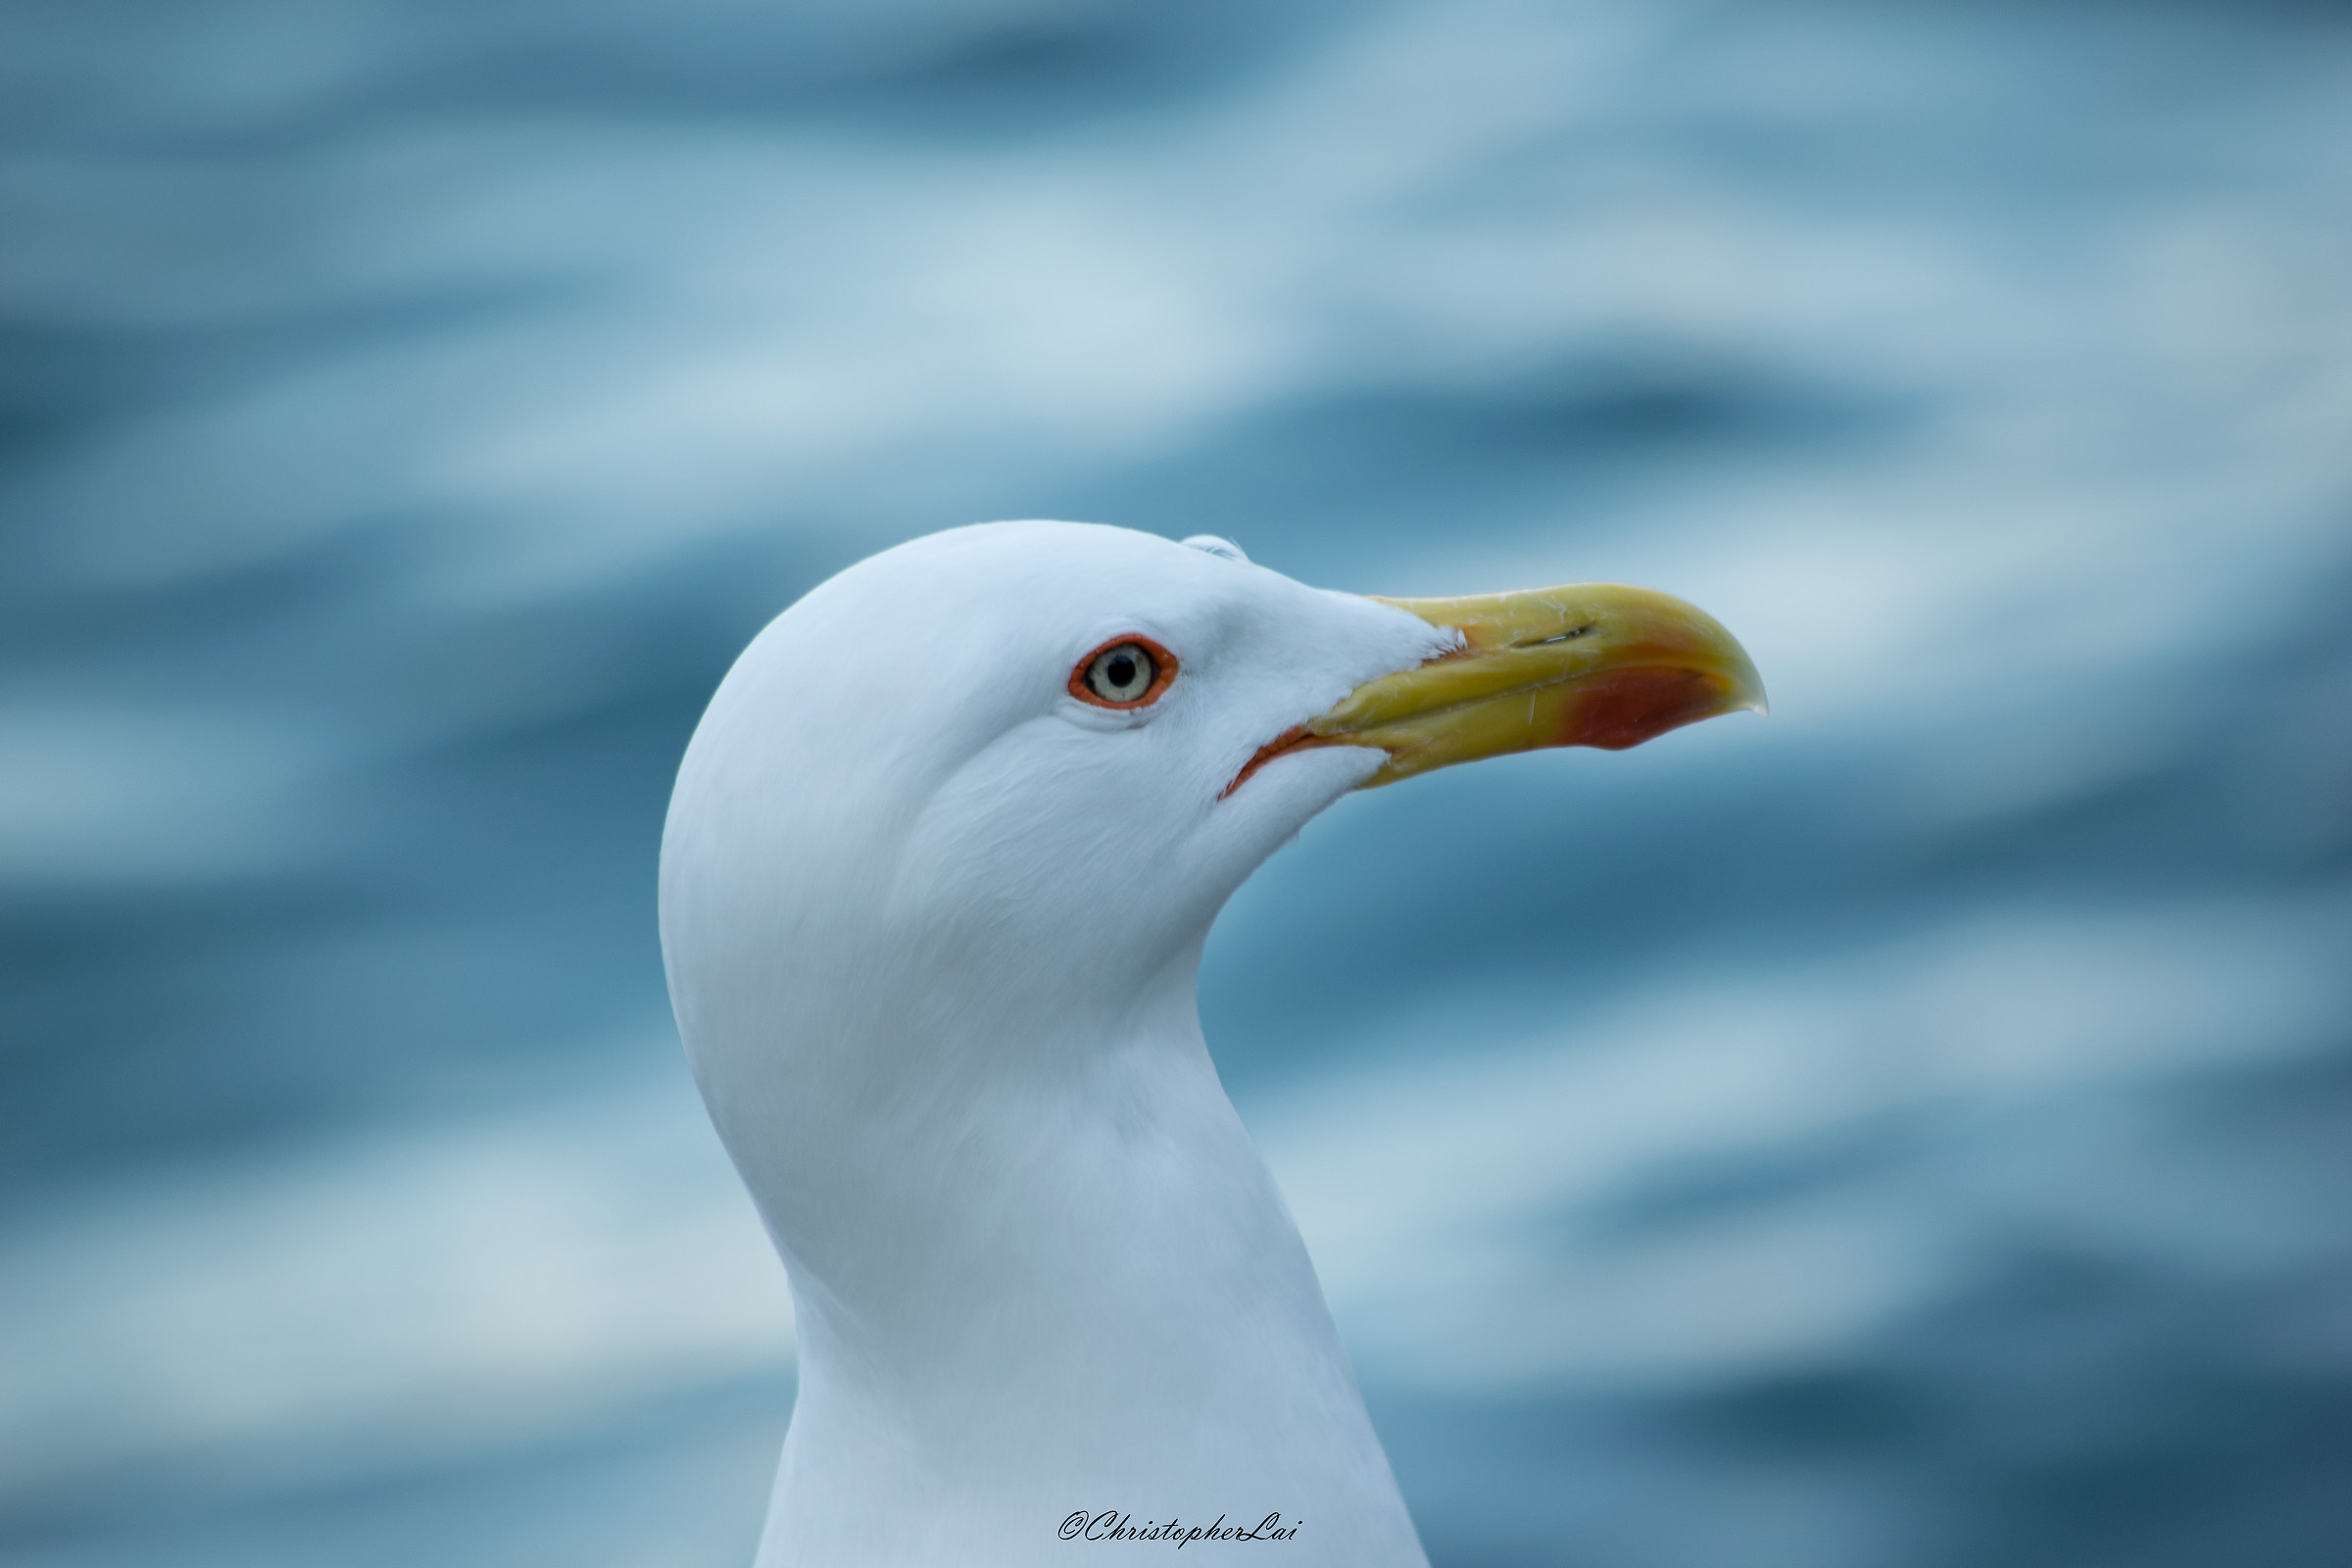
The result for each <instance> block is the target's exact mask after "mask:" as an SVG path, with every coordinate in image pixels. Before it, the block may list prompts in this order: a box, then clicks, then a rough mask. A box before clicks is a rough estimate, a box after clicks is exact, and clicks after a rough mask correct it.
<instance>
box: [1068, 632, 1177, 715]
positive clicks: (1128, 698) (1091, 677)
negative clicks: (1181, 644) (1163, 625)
mask: <svg viewBox="0 0 2352 1568" xmlns="http://www.w3.org/2000/svg"><path fill="white" fill-rule="evenodd" d="M1175 676H1176V660H1175V658H1174V656H1172V655H1171V654H1169V652H1168V651H1167V650H1166V649H1164V648H1162V647H1160V646H1159V645H1158V644H1157V643H1154V642H1151V641H1148V640H1146V639H1144V638H1141V637H1121V638H1120V639H1119V640H1118V641H1116V642H1111V643H1104V644H1103V646H1102V647H1100V648H1098V649H1096V650H1095V651H1094V652H1093V653H1091V654H1089V655H1087V656H1086V658H1085V659H1084V660H1083V661H1081V662H1079V665H1078V667H1077V668H1076V669H1074V670H1072V671H1071V672H1070V695H1071V696H1073V697H1075V698H1077V699H1079V700H1080V701H1081V702H1088V703H1092V704H1094V705H1095V706H1096V707H1097V708H1141V707H1143V706H1144V705H1145V704H1146V703H1149V702H1151V701H1152V700H1153V699H1154V698H1156V697H1158V696H1159V694H1160V693H1161V692H1163V691H1165V690H1166V689H1167V686H1168V682H1169V681H1171V680H1173V679H1175Z"/></svg>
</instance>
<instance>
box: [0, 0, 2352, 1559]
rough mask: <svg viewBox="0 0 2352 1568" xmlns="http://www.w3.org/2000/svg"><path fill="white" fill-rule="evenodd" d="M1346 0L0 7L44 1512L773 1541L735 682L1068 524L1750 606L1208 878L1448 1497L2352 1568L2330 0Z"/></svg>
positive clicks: (23, 1170)
mask: <svg viewBox="0 0 2352 1568" xmlns="http://www.w3.org/2000/svg"><path fill="white" fill-rule="evenodd" d="M1271 9H1272V8H1262V7H1245V6H1241V5H1236V4H1226V3H1221V0H1213V3H1208V4H1201V5H1193V6H1185V7H1151V8H1146V7H1115V6H1111V5H1109V4H1106V3H1088V0H1062V3H1055V0H966V3H963V4H949V3H947V0H893V3H889V4H874V5H866V6H860V7H834V8H823V7H812V6H803V7H794V8H787V7H781V6H773V5H769V6H753V5H750V4H738V3H732V0H694V3H688V4H672V5H667V6H655V5H651V4H648V3H646V0H595V3H590V4H578V3H574V4H567V5H555V4H526V3H513V4H506V5H500V6H457V5H440V4H411V5H405V6H380V5H378V6H370V5H363V4H358V3H351V4H341V5H334V4H327V3H325V0H299V3H296V0H281V3H264V0H252V3H243V4H237V3H228V0H200V3H194V4H188V3H181V4H173V5H163V4H136V3H124V4H109V5H93V4H88V3H86V0H84V3H71V4H70V3H65V0H54V3H45V0H21V3H19V4H17V5H15V6H13V7H12V8H10V9H9V10H8V11H7V12H6V13H5V14H0V926H4V928H5V932H6V938H7V940H6V948H5V952H6V955H7V956H6V960H5V961H6V964H7V970H6V983H5V985H4V986H0V1559H5V1560H6V1561H7V1562H9V1563H11V1564H16V1563H23V1564H27V1565H33V1564H37V1565H42V1568H101V1565H104V1568H115V1565H131V1564H140V1565H145V1564H158V1565H161V1564H172V1565H174V1568H180V1565H189V1564H216V1563H217V1564H237V1565H241V1568H244V1565H254V1568H268V1565H277V1564H285V1565H295V1564H302V1565H310V1564H318V1563H336V1564H344V1563H351V1564H372V1563H383V1564H387V1565H390V1564H401V1565H407V1564H414V1563H419V1562H433V1563H442V1564H452V1565H472V1564H481V1565H506V1564H515V1565H523V1564H541V1563H549V1562H562V1563H564V1564H565V1565H567V1568H599V1565H613V1568H619V1565H624V1564H654V1563H659V1564H662V1565H665V1568H667V1565H679V1568H694V1565H698V1564H711V1565H712V1568H719V1565H726V1564H741V1563H744V1562H747V1561H748V1560H749V1552H750V1545H751V1543H752V1542H753V1540H754V1539H755V1537H756V1534H757V1530H758V1524H759V1518H760V1509H761V1506H762V1503H763V1500H764V1495H765V1488H766V1480H767V1472H768V1470H769V1468H770V1467H771V1466H772V1463H773V1457H774V1453H775V1449H776V1446H777V1444H778V1442H779V1441H780V1438H781V1433H782V1430H783V1425H784V1422H785V1419H786V1415H787V1412H788V1410H789V1406H790V1390H791V1376H792V1372H791V1366H792V1363H791V1349H790V1346H791V1339H790V1326H789V1316H788V1309H787V1307H786V1304H785V1301H784V1299H783V1296H782V1292H781V1288H780V1283H779V1282H778V1280H777V1278H776V1271H775V1265H774V1264H773V1261H772V1259H771V1258H770V1257H769V1256H768V1255H767V1253H766V1251H765V1249H764V1244H763V1242H762V1241H761V1239H760V1235H759V1233H758V1228H757V1224H756V1222H755V1221H754V1220H753V1219H752V1217H751V1216H750V1213H749V1210H748V1206H747V1205H746V1204H745V1203H744V1202H743V1201H742V1200H741V1199H740V1197H739V1196H738V1195H737V1194H736V1192H735V1190H734V1188H733V1186H732V1183H731V1180H730V1178H729V1176H728V1173H727V1172H726V1169H725V1167H724V1163H723V1161H722V1160H721V1159H720V1157H719V1156H718V1154H717V1153H716V1151H715V1148H714V1146H713V1144H712V1142H711V1138H710V1136H709V1133H708V1130H707V1128H705V1127H704V1126H703V1124H702V1122H701V1120H700V1112H699V1109H698V1107H697V1106H696V1105H695V1103H694V1101H693V1098H692V1092H691V1090H690V1088H689V1087H688V1086H687V1085H686V1084H685V1081H684V1075H683V1070H682V1066H681V1064H680V1063H679V1061H678V1059H677V1053H676V1042H675V1038H674V1035H672V1034H671V1032H670V1029H669V1024H668V1020H667V1013H666V1006H665V1004H664V1001H663V997H662V981H661V971H660V961H659V955H658V953H657V951H656V947H655V942H654V932H653V916H652V910H653V897H652V874H653V866H654V858H655V848H656V842H657V837H658V833H659V826H660V821H661V813H662V806H663V803H664V800H665V797H666V792H667V787H668V780H669V776H670V773H671V770H672V768H673V767H674V765H675V761H676V759H677V756H678V754H679V751H680V749H681V748H682V746H683V744H684V741H685V737H686V735H687V734H688V732H689V731H690V729H691V728H692V725H693V723H694V720H695V718H696V716H697V714H698V713H699V711H700V709H701V705H702V703H703V702H704V701H705V699H706V698H707V697H708V695H709V693H710V691H711V688H712V686H713V685H714V684H715V682H716V680H717V678H718V676H719V675H720V673H721V672H722V671H723V670H724V669H725V667H726V665H727V663H728V662H729V661H730V660H731V659H732V657H733V655H734V653H735V652H736V651H737V650H738V649H739V648H740V647H741V646H742V644H743V643H744V642H745V641H746V640H747V639H748V638H749V637H750V635H751V634H752V633H753V632H754V631H755V630H756V629H757V628H758V627H759V626H760V623H761V622H762V621H763V620H765V619H766V618H767V617H768V616H769V615H771V614H772V613H775V611H776V610H778V609H779V608H781V607H782V606H783V605H785V604H787V603H789V602H790V601H791V600H792V599H793V598H794V597H795V596H796V595H798V594H799V593H801V592H803V591H805V590H806V589H807V588H808V587H809V586H810V585H811V584H813V583H815V582H817V581H819V580H821V579H822V578H823V577H824V576H826V575H827V574H829V573H830V572H832V571H834V570H836V569H838V568H839V567H841V566H843V565H845V564H849V563H850V562H852V561H855V560H857V559H858V558H859V557H861V556H863V555H865V554H867V553H869V552H871V551H873V550H875V549H878V548H881V547H883V546H885V545H887V544H889V543H891V542H894V541H896V540H898V539H901V538H905V537H907V536H909V535H912V534H915V533H920V532H924V531H928V530H930V529H932V528H936V527H942V526H948V525H952V524H956V523H959V522H964V521H968V520H973V519H975V518H982V517H991V516H1023V515H1050V516H1077V517H1086V518H1092V519H1097V520H1103V521H1113V522H1121V523H1125V524H1128V525H1131V526H1135V527H1141V528H1147V529H1152V530H1157V531H1161V532H1165V533H1170V534H1177V535H1181V534H1186V533H1192V532H1199V531H1213V532H1217V533H1222V534H1226V535H1228V536H1231V537H1233V538H1235V539H1238V540H1239V541H1241V542H1242V544H1243V545H1244V546H1245V547H1246V548H1247V549H1248V550H1249V551H1250V554H1251V556H1252V557H1253V558H1254V559H1256V560H1258V561H1260V562H1262V563H1264V564H1269V565H1273V566H1275V567H1277V568H1279V569H1282V570H1285V571H1288V572H1291V573H1292V574H1294V575H1296V576H1299V577H1300V578H1302V579H1304V580H1307V581H1311V582H1316V583H1320V584H1324V585H1327V586H1332V587H1339V588H1349V589H1357V590H1362V591H1370V592H1390V593H1408V594H1412V593H1422V594H1438V593H1448V592H1462V591H1475V590H1480V589H1488V588H1495V587H1502V586H1512V585H1522V584H1530V583H1537V582H1546V581H1559V580H1574V579H1585V578H1601V579H1615V580H1628V581H1636V582H1642V583H1646V584H1650V585H1654V586H1656V587H1660V588H1664V589H1667V590H1670V591H1673V592H1676V593H1680V594H1683V595H1685V596H1687V597H1689V598H1691V599H1693V600H1695V601H1696V602H1698V603H1699V604H1701V605H1703V606H1705V607H1706V608H1707V609H1709V610H1710V611H1712V612H1714V613H1716V614H1717V615H1718V616H1720V617H1721V618H1722V619H1723V620H1724V621H1725V622H1726V623H1727V624H1728V625H1730V626H1731V627H1732V628H1733V629H1734V630H1735V631H1736V632H1737V633H1739V634H1740V637H1741V638H1742V640H1743V641H1744V642H1745V643H1746V645H1747V646H1748V648H1749V649H1750V651H1751V652H1752V653H1753V654H1754V655H1755V657H1756V660H1757V662H1758V664H1759V665H1760V666H1761V668H1762V669H1763V671H1764V674H1765V677H1766V680H1767V682H1768V684H1769V685H1770V687H1771V689H1772V693H1773V698H1774V713H1773V716H1772V717H1771V718H1770V719H1769V720H1768V721H1764V722H1757V721H1754V720H1750V719H1745V718H1741V719H1736V720H1728V721H1725V722H1721V723H1716V724H1710V725H1706V726H1702V727H1700V728H1698V729H1695V730H1691V731H1686V732H1681V733H1678V734H1676V735H1673V736H1670V737H1667V738H1666V739H1664V740H1661V741H1659V742H1658V743H1656V744H1654V745H1652V746H1650V747H1646V748H1643V749H1642V750H1640V751H1637V752H1633V753H1629V754H1625V755H1622V756H1605V755H1601V754H1594V753H1566V754H1562V753H1553V754H1546V755H1544V756H1536V757H1524V758H1517V759H1511V760H1503V761H1496V762H1493V763H1489V764H1484V765H1482V766H1480V767H1478V768H1472V769H1462V770H1457V771H1453V772H1448V773H1445V774H1440V775H1437V776H1434V777H1430V778H1427V779H1421V780H1415V781H1412V782H1410V783H1408V784H1406V785H1404V786H1400V787H1398V788H1396V789H1391V790H1382V791H1378V792H1375V793H1372V794H1370V795H1366V796H1363V797H1360V798H1355V799H1351V800H1349V801H1347V802H1343V803H1342V804H1341V805H1340V807H1338V808H1337V809H1334V810H1333V811H1332V812H1331V813H1330V814H1329V815H1328V816H1327V817H1326V818H1324V819H1322V820H1321V821H1319V822H1317V823H1316V824H1314V825H1313V826H1311V827H1310V828H1309V830H1308V831H1307V832H1306V833H1305V834H1304V835H1303V836H1302V838H1301V840H1300V842H1299V844H1298V845H1296V846H1295V847H1293V848H1291V849H1290V850H1288V851H1286V852H1285V853H1284V854H1283V855H1281V856H1279V857H1277V858H1276V859H1275V860H1274V861H1273V862H1271V863H1270V864H1269V865H1268V866H1267V867H1266V868H1265V869H1264V871H1262V872H1261V873H1260V875H1259V876H1258V878H1257V879H1256V880H1255V881H1254V882H1252V883H1251V884H1250V886H1249V887H1248V888H1247V889H1245V890H1244V892H1243V894H1242V895H1241V897H1240V898H1239V899H1238V900H1237V901H1236V903H1235V905H1234V907H1232V909H1231V910H1230V911H1229V912H1228V914H1227V916H1226V918H1225V920H1224V921H1223V923H1222V924H1221V925H1220V926H1219V929H1218V932H1217V935H1216V937H1215V938H1214V939H1213V941H1212V944H1211V948H1210V953H1209V957H1208V962H1207V966H1206V970H1205V973H1204V975H1203V987H1202V989H1203V999H1202V1000H1203V1010H1204V1015H1205V1020H1206V1023H1207V1026H1208V1030H1209V1036H1210V1039H1211V1042H1212V1044H1213V1046H1214V1048H1215V1050H1216V1053H1217V1055H1218V1059H1219V1062H1220V1065H1221V1067H1222V1068H1223V1070H1224V1072H1225V1074H1226V1078H1227V1082H1228V1084H1229V1086H1230V1087H1231V1089H1232V1090H1233V1093H1234V1095H1235V1098H1236V1100H1237V1102H1238V1103H1240V1104H1241V1106H1242V1108H1243V1111H1244V1114H1245V1115H1246V1116H1247V1117H1248V1118H1249V1119H1250V1123H1251V1125H1252V1127H1253V1129H1254V1130H1255V1131H1256V1132H1257V1134H1258V1136H1259V1138H1260V1141H1261V1143H1262V1144H1263V1146H1264V1147H1265V1149H1266V1152H1267V1154H1268V1157H1269V1159H1270V1160H1271V1161H1272V1162H1273V1164H1274V1166H1275V1168H1276V1170H1277V1173H1278V1175H1279V1176H1280V1177H1281V1178H1282V1180H1283V1182H1284V1184H1285V1187H1286V1190H1287V1191H1288V1192H1289V1193H1290V1195H1291V1197H1292V1199H1293V1201H1294V1204H1295V1206H1296V1207H1297V1209H1298V1212H1299V1219H1300V1221H1301V1224H1302V1226H1303V1228H1304V1229H1305V1231H1306V1233H1307V1236H1308V1240H1309V1243H1310V1246H1311V1247H1312V1248H1313V1249H1314V1250H1315V1252H1316V1255H1317V1259H1318V1263H1319V1265H1320V1266H1321V1268H1322V1270H1323V1273H1324V1276H1325V1279H1326V1282H1327V1284H1328V1285H1329V1288H1330V1294H1331V1297H1332V1300H1333V1304H1334V1308H1335V1311H1336V1312H1337V1314H1338V1316H1339V1320H1340V1323H1341V1327H1342V1331H1343V1333H1344V1334H1345V1335H1346V1336H1347V1338H1348V1341H1349V1344H1350V1347H1351V1348H1352V1350H1353V1353H1354V1355H1355V1358H1356V1363H1357V1367H1358V1370H1359V1373H1360V1375H1361V1378H1362V1381H1363V1383H1364V1385H1365V1388H1366V1393H1367V1396H1368V1397H1369V1398H1370V1400H1371V1402H1372V1405H1373V1410H1374V1415H1375V1418H1376V1420H1377V1421H1378V1423H1379V1425H1380V1427H1381V1430H1382V1432H1383V1435H1384V1437H1385V1438H1386V1440H1387V1442H1388V1444H1389V1446H1390V1450H1391V1453H1392V1455H1393V1457H1394V1459H1395V1462H1396V1465H1397V1473H1398V1476H1399V1479H1400V1481H1401V1482H1402V1484H1403V1486H1404V1489H1405V1492H1406V1494H1407V1496H1408V1498H1409V1500H1410V1501H1411V1503H1412V1505H1413V1508H1414V1511H1415V1515H1416V1517H1417V1518H1418V1520H1419V1521H1420V1523H1421V1526H1422V1529H1423V1532H1424V1535H1425V1537H1426V1539H1427V1542H1428V1544H1429V1547H1430V1551H1431V1555H1432V1558H1433V1560H1434V1561H1435V1562H1437V1563H1438V1564H1440V1565H1441V1568H1475V1565H1487V1564H1554V1563H1559V1564H1574V1565H1577V1568H1604V1565H1606V1568H1620V1565H1622V1568H1648V1565H1653V1564H1654V1565H1657V1568H1711V1565H1723V1568H1734V1565H1737V1568H1771V1565H1782V1564H1786V1565H1789V1568H1844V1565H1853V1568H1878V1565H1888V1568H1894V1565H1900V1568H1937V1565H1944V1564H1950V1565H1954V1568H1958V1565H1963V1564H1966V1565H1974V1564H1981V1563H1990V1562H2000V1563H2005V1564H2021V1565H2050V1568H2096V1565H2103V1564H2115V1565H2124V1564H2130V1565H2132V1568H2148V1565H2159V1568H2162V1565H2172V1564H2181V1565H2188V1564H2198V1565H2205V1564H2227V1565H2229V1568H2268V1565H2278V1568H2288V1565H2297V1568H2300V1565H2307V1564H2319V1563H2327V1562H2334V1561H2340V1560H2352V1503H2348V1502H2347V1501H2346V1500H2345V1499H2346V1496H2347V1494H2346V1492H2345V1486H2344V1482H2345V1477H2346V1475H2347V1474H2348V1473H2352V1223H2347V1221H2346V1218H2345V1215H2346V1213H2347V1211H2348V1210H2347V1205H2346V1201H2345V1195H2346V1194H2347V1193H2352V962H2348V961H2347V950H2348V949H2352V940H2348V939H2352V614H2348V613H2347V612H2348V611H2352V442H2348V441H2347V440H2346V437H2345V432H2346V431H2347V430H2348V429H2352V282H2348V281H2347V280H2352V15H2347V14H2346V13H2345V12H2344V11H2343V10H2342V9H2341V8H2340V7H2332V6H2323V5H2318V4H2309V5H2293V4H2272V5H2261V6H2220V5H2204V6H2197V5H2173V4H2152V5H2143V6H2135V7H2125V6H2118V5H2108V4H2097V3H2089V0H2082V3H2071V4H2063V5H2045V6H2038V7H2033V6H2022V5H1998V4H1992V5H1971V6H1960V5H1952V4H1944V5H1895V6H1884V5H1883V6H1861V5H1845V4H1837V3H1823V4H1803V3H1789V0H1768V3H1764V4H1758V5H1753V6H1745V7H1724V6H1711V5H1703V4H1696V3H1677V0H1667V3H1663V4H1655V5H1648V6H1639V7H1637V6H1632V5H1626V4H1622V3H1615V4H1586V5H1552V6H1539V5H1513V4H1499V3H1497V4H1488V3H1485V0H1466V3H1454V4H1446V5H1439V4H1435V3H1409V0H1397V3H1392V4H1387V5H1380V6H1368V7H1338V6H1328V5H1313V6H1301V7H1292V8H1283V9H1281V10H1280V12H1279V15H1269V14H1268V13H1269V11H1270V10H1271ZM909 635H916V633H912V632H910V633H909ZM891 652H892V649H891V648H890V647H889V646H888V645H887V643H885V644H884V645H882V646H878V647H877V649H876V657H890V654H891ZM1078 1505H1079V1503H1078V1502H1077V1501H1073V1504H1072V1506H1078ZM1120 1505H1121V1506H1128V1505H1130V1504H1129V1503H1128V1502H1127V1501H1126V1500H1123V1499H1122V1500H1120ZM1133 1505H1135V1506H1145V1507H1148V1506H1149V1504H1148V1503H1147V1502H1137V1503H1135V1504H1133ZM1041 1539H1042V1538H1041Z"/></svg>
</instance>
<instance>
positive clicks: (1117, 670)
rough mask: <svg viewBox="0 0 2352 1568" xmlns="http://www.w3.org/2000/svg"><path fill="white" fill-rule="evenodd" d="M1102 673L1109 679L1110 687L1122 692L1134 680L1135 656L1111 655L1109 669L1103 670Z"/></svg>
mask: <svg viewBox="0 0 2352 1568" xmlns="http://www.w3.org/2000/svg"><path fill="white" fill-rule="evenodd" d="M1103 673H1104V674H1105V675H1108V676H1109V677H1110V683H1111V685H1112V686H1114V687H1116V688H1118V689H1119V690H1121V691H1124V690H1125V689H1126V688H1127V687H1128V686H1129V685H1131V684H1133V682H1134V680H1135V656H1134V655H1133V654H1114V655H1112V656H1111V660H1110V664H1109V667H1108V668H1106V669H1104V670H1103Z"/></svg>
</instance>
